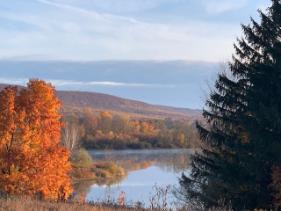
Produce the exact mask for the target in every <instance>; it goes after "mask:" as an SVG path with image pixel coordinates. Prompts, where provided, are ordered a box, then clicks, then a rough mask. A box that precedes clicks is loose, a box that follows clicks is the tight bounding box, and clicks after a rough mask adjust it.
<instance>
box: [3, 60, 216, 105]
mask: <svg viewBox="0 0 281 211" xmlns="http://www.w3.org/2000/svg"><path fill="white" fill-rule="evenodd" d="M220 70H221V67H220V64H218V63H209V62H185V61H169V62H163V61H162V62H159V61H158V62H157V61H103V62H61V61H60V62H57V61H43V62H42V61H3V60H2V61H0V83H7V84H18V85H24V84H25V83H26V81H27V80H28V79H29V78H41V79H44V80H47V81H49V82H51V83H53V84H54V85H55V86H56V88H57V89H59V90H76V91H92V92H101V93H106V94H112V95H116V96H120V97H124V98H129V99H135V100H141V101H144V102H148V103H152V104H159V105H169V106H177V107H186V108H199V109H201V108H202V107H203V104H204V101H205V96H206V93H207V92H208V91H209V89H208V84H209V85H211V84H212V83H213V81H214V80H215V78H216V74H217V72H218V71H220Z"/></svg>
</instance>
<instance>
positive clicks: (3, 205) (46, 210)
mask: <svg viewBox="0 0 281 211" xmlns="http://www.w3.org/2000/svg"><path fill="white" fill-rule="evenodd" d="M66 210H67V211H80V210H83V211H101V210H102V211H113V210H114V211H121V210H125V211H126V210H128V211H129V210H138V209H126V208H111V207H106V206H97V205H96V206H94V205H89V204H80V203H56V202H53V203H51V202H44V201H38V200H32V199H26V198H14V199H12V198H10V199H0V211H66Z"/></svg>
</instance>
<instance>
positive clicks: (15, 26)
mask: <svg viewBox="0 0 281 211" xmlns="http://www.w3.org/2000/svg"><path fill="white" fill-rule="evenodd" d="M268 5H270V0H24V1H23V0H9V1H4V0H2V1H0V83H13V84H21V85H23V84H24V83H26V81H27V80H28V78H41V79H44V80H47V81H49V82H52V83H53V84H54V85H55V86H56V87H57V88H58V89H60V90H80V91H96V92H102V93H107V94H113V95H117V96H121V97H124V98H130V99H136V100H141V101H144V102H148V103H152V104H162V105H170V106H176V107H188V108H200V109H201V108H202V107H203V106H204V102H205V100H206V96H207V94H206V92H208V90H209V88H210V86H212V84H213V82H214V81H215V78H216V74H217V72H219V71H221V70H222V68H223V64H225V63H226V62H227V61H229V60H230V58H231V55H232V53H233V43H234V42H235V40H236V38H237V37H240V36H241V35H242V32H241V23H245V24H247V23H249V20H250V16H252V17H253V18H255V19H258V15H257V14H258V13H257V9H262V10H265V9H266V8H267V6H268ZM42 61H43V62H42ZM58 61H60V62H58Z"/></svg>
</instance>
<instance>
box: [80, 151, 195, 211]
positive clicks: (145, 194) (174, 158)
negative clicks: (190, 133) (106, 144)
mask: <svg viewBox="0 0 281 211" xmlns="http://www.w3.org/2000/svg"><path fill="white" fill-rule="evenodd" d="M192 152H193V151H192V150H177V149H176V150H174V149H173V150H124V151H90V153H91V155H92V156H93V158H94V160H95V161H113V162H115V163H117V164H118V165H120V166H122V167H123V168H125V170H126V171H127V175H126V176H125V177H124V178H121V179H119V180H118V181H114V182H112V183H111V184H108V185H97V184H86V185H85V186H86V187H87V188H88V189H87V195H86V198H87V200H88V201H93V202H102V201H106V200H116V199H117V198H118V196H119V195H120V193H121V192H125V199H126V203H127V204H135V203H136V202H141V203H142V204H143V205H145V206H149V205H150V202H151V199H152V197H153V196H154V195H155V193H156V190H155V188H156V187H161V188H166V187H169V190H170V194H168V202H169V204H173V202H174V201H175V198H174V196H173V194H172V193H171V192H172V191H171V190H172V189H173V188H175V187H176V186H178V181H179V177H180V176H181V174H182V173H183V172H185V173H186V174H188V172H189V158H190V155H191V154H192ZM171 206H172V205H171Z"/></svg>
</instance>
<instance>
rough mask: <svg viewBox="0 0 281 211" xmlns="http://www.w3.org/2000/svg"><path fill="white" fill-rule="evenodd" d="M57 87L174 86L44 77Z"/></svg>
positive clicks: (4, 80) (8, 80)
mask: <svg viewBox="0 0 281 211" xmlns="http://www.w3.org/2000/svg"><path fill="white" fill-rule="evenodd" d="M28 80H29V79H27V78H19V79H18V78H0V83H2V84H14V85H22V86H23V85H25V84H26V83H27V82H28ZM45 81H46V82H49V83H51V84H52V85H54V86H55V87H58V88H68V87H69V88H75V87H77V88H81V87H98V86H100V87H128V88H130V87H131V88H174V87H175V86H176V85H173V84H147V83H125V82H115V81H74V80H57V79H46V80H45Z"/></svg>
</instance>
